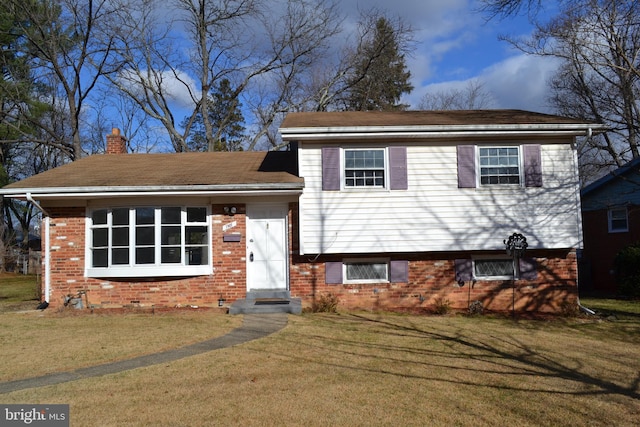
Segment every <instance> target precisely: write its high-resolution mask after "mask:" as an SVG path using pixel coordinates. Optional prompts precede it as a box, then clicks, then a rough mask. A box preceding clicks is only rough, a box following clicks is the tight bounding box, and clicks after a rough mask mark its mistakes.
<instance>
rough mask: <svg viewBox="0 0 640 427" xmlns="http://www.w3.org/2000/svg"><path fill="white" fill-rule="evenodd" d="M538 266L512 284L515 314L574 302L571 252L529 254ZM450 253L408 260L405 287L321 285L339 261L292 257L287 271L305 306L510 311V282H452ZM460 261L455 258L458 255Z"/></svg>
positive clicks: (295, 293) (574, 273) (574, 267)
mask: <svg viewBox="0 0 640 427" xmlns="http://www.w3.org/2000/svg"><path fill="white" fill-rule="evenodd" d="M529 256H533V257H535V258H536V260H537V263H538V278H537V280H535V281H526V280H519V281H516V283H515V309H516V310H517V311H537V312H558V311H560V310H561V309H562V307H563V306H564V305H565V303H569V304H575V303H576V302H577V286H576V282H577V263H576V255H575V251H571V252H568V253H567V252H566V251H564V252H563V251H548V252H537V253H535V254H534V253H532V254H530V255H529ZM455 257H456V256H455V254H452V255H451V256H450V257H446V256H443V255H438V254H428V253H425V254H414V255H412V256H411V257H410V258H409V275H408V282H407V283H379V284H369V283H367V284H348V285H347V284H343V285H335V284H326V283H325V279H324V278H325V267H324V266H325V261H339V258H328V257H320V258H318V259H315V260H314V259H313V257H311V256H309V257H301V256H294V259H293V262H292V266H291V293H292V295H293V296H298V297H301V298H303V300H304V303H305V305H306V306H310V305H311V304H313V302H314V301H315V300H317V298H319V296H320V295H322V294H328V293H331V294H333V295H336V296H337V297H338V299H339V301H340V302H339V306H338V307H339V308H340V307H341V308H343V309H345V308H346V309H367V310H370V309H374V310H375V309H381V310H399V311H417V312H421V311H433V310H434V308H435V307H436V304H437V301H438V300H441V301H448V302H449V303H450V304H451V308H452V309H459V310H466V309H467V308H468V304H469V302H473V301H476V300H479V301H481V302H482V303H483V306H484V308H485V309H486V310H491V311H510V310H511V309H512V304H513V297H514V291H513V289H514V288H513V286H512V282H511V281H478V282H476V283H475V284H473V283H471V282H465V283H464V285H463V286H460V284H458V283H457V282H456V281H455V270H454V258H455ZM457 257H459V255H458V256H457ZM404 259H407V258H406V257H404Z"/></svg>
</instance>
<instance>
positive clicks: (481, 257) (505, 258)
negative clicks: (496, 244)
mask: <svg viewBox="0 0 640 427" xmlns="http://www.w3.org/2000/svg"><path fill="white" fill-rule="evenodd" d="M491 260H496V261H510V262H513V258H510V257H508V256H506V255H504V256H503V255H477V256H473V257H472V258H471V262H472V271H473V278H474V279H476V280H489V281H490V280H513V279H514V276H513V274H509V275H504V276H477V275H476V261H491ZM519 269H520V267H519V266H518V265H517V264H516V265H515V270H516V271H515V274H516V277H519V276H520V271H519Z"/></svg>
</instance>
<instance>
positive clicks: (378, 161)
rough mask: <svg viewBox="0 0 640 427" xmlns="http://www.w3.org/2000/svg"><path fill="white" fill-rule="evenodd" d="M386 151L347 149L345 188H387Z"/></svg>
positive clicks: (345, 153) (345, 156)
mask: <svg viewBox="0 0 640 427" xmlns="http://www.w3.org/2000/svg"><path fill="white" fill-rule="evenodd" d="M385 157H386V155H385V149H384V148H371V149H345V150H344V187H345V188H358V187H373V188H385V185H386V179H385V175H386V170H385V164H386V160H385Z"/></svg>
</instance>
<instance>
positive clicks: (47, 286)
mask: <svg viewBox="0 0 640 427" xmlns="http://www.w3.org/2000/svg"><path fill="white" fill-rule="evenodd" d="M26 199H27V200H28V201H29V202H30V203H31V204H33V206H35V207H36V208H37V209H38V210H39V211H40V212H42V214H43V215H44V218H43V222H44V300H45V302H47V303H49V294H50V293H51V262H50V252H51V244H50V238H49V235H50V233H49V231H50V218H49V213H48V212H47V211H46V210H44V208H43V207H42V206H40V204H39V203H38V202H36V201H35V200H34V199H33V197H32V196H31V193H27V194H26Z"/></svg>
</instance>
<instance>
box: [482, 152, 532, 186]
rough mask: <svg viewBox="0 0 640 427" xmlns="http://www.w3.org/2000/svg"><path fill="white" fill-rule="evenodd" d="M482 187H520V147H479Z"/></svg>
mask: <svg viewBox="0 0 640 427" xmlns="http://www.w3.org/2000/svg"><path fill="white" fill-rule="evenodd" d="M478 164H479V168H480V185H504V184H509V185H520V183H521V182H522V177H521V170H522V168H521V167H520V147H517V146H515V147H478Z"/></svg>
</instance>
